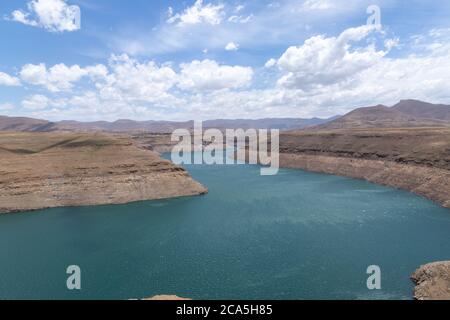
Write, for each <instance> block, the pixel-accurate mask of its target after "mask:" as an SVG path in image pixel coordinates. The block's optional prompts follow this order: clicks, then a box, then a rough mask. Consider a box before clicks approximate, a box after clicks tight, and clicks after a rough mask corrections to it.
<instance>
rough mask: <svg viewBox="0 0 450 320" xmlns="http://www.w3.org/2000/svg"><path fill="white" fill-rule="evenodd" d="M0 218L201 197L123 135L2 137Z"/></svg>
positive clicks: (194, 185)
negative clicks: (47, 210) (40, 211)
mask: <svg viewBox="0 0 450 320" xmlns="http://www.w3.org/2000/svg"><path fill="white" fill-rule="evenodd" d="M0 173H1V174H0V191H1V192H0V213H10V212H20V211H29V210H37V209H44V208H53V207H67V206H90V205H100V204H102V205H103V204H123V203H128V202H134V201H141V200H155V199H165V198H172V197H181V196H192V195H199V194H204V193H206V192H207V189H206V188H205V187H203V186H202V185H201V184H200V183H198V182H196V181H194V180H193V179H192V178H191V177H190V176H189V174H188V173H187V172H186V171H185V170H184V169H183V168H181V167H178V166H175V165H173V164H172V163H171V162H169V161H167V160H164V159H162V158H160V156H159V155H158V154H157V153H155V152H152V151H149V150H144V149H142V148H139V147H138V146H137V145H136V144H135V143H134V142H133V141H132V140H131V139H129V138H128V137H126V136H117V135H114V136H113V135H107V134H72V133H2V134H1V135H0Z"/></svg>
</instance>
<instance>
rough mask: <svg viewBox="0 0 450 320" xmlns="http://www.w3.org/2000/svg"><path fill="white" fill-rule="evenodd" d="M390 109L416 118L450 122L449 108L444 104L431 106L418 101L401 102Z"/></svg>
mask: <svg viewBox="0 0 450 320" xmlns="http://www.w3.org/2000/svg"><path fill="white" fill-rule="evenodd" d="M392 109H394V110H396V111H400V112H403V113H406V114H408V115H411V116H414V117H417V118H423V119H436V120H443V121H448V122H450V106H448V105H445V104H432V103H427V102H423V101H418V100H402V101H400V102H399V103H397V104H396V105H395V106H393V107H392Z"/></svg>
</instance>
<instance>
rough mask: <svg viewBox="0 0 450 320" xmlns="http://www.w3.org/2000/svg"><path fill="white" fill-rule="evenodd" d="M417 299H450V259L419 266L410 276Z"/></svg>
mask: <svg viewBox="0 0 450 320" xmlns="http://www.w3.org/2000/svg"><path fill="white" fill-rule="evenodd" d="M411 279H412V280H413V281H414V283H415V284H416V288H415V289H414V298H415V299H417V300H450V261H445V262H434V263H430V264H427V265H424V266H422V267H420V268H419V269H418V270H417V271H416V272H414V274H413V275H412V276H411Z"/></svg>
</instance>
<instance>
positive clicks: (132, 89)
mask: <svg viewBox="0 0 450 320" xmlns="http://www.w3.org/2000/svg"><path fill="white" fill-rule="evenodd" d="M432 34H433V35H434V36H431V33H430V34H429V33H427V34H424V35H423V36H422V37H421V38H420V39H419V40H418V41H417V42H414V44H413V46H415V49H417V48H418V49H420V50H414V51H411V52H412V53H413V54H412V53H411V54H407V53H406V54H403V56H399V55H396V56H395V57H391V56H390V55H389V52H388V51H389V47H391V48H392V47H393V46H394V45H395V46H400V47H402V46H404V45H405V44H401V43H399V42H398V40H397V39H396V38H388V39H385V37H386V35H385V34H383V33H378V32H372V31H371V30H370V28H369V29H366V28H365V27H358V28H350V29H348V30H344V31H343V32H342V33H341V34H340V35H337V36H336V37H327V36H323V35H322V36H320V35H319V36H315V37H311V38H310V39H308V40H306V41H304V42H302V43H300V45H299V46H296V47H291V48H287V49H286V51H285V52H284V53H283V55H282V56H281V57H280V58H279V59H277V60H276V59H271V60H269V61H267V62H266V64H265V65H266V67H267V68H271V67H274V66H277V67H278V68H279V70H273V71H274V72H272V70H264V69H261V68H258V69H255V70H257V71H255V72H256V73H257V74H256V76H255V78H257V79H261V78H264V77H270V80H271V81H269V82H267V83H265V85H261V83H257V85H256V86H255V87H252V86H251V84H252V79H253V76H254V71H253V69H252V68H250V67H246V66H230V65H221V64H219V63H218V62H216V61H213V60H203V61H198V60H195V61H192V62H187V63H183V64H181V65H180V66H179V68H178V66H172V65H171V64H169V63H165V64H157V63H155V62H153V61H142V60H138V59H132V58H130V57H129V56H127V55H120V56H112V57H111V58H110V60H109V62H108V63H107V64H105V65H104V66H103V67H99V68H98V70H97V68H95V70H96V71H97V72H94V71H93V70H91V69H92V68H94V66H93V67H79V68H80V69H81V70H88V69H89V70H91V71H89V72H87V71H85V72H80V70H78V69H76V68H75V69H73V68H72V67H73V66H72V67H66V68H64V67H62V66H61V67H60V70H62V71H60V72H56V71H53V72H52V71H51V69H52V68H50V69H47V68H42V66H41V65H37V66H36V65H35V66H34V67H35V68H34V69H35V72H34V73H33V72H30V74H29V77H30V79H41V78H43V79H44V80H45V81H44V82H42V84H41V86H44V87H45V88H47V87H50V88H51V86H49V85H48V83H50V84H51V85H55V83H56V84H57V85H56V86H57V87H58V88H61V87H67V86H69V87H70V86H72V89H73V90H72V91H62V92H58V94H57V95H56V94H53V95H49V96H48V97H49V98H47V99H48V100H46V99H45V98H42V97H40V98H37V97H29V98H27V99H25V101H24V102H23V106H24V107H25V106H27V107H28V110H29V109H30V108H31V109H32V110H34V111H33V113H32V114H33V115H35V116H37V117H41V118H52V119H54V118H56V119H62V118H66V119H80V120H99V119H106V120H115V119H118V118H132V119H141V120H142V119H167V120H187V119H192V118H196V119H201V118H203V119H212V118H260V117H286V115H289V116H292V117H313V116H320V117H328V116H333V115H336V114H343V113H345V112H348V111H350V110H351V109H353V108H354V107H356V106H368V105H373V104H378V103H383V104H386V105H391V104H394V103H396V102H397V101H398V100H400V99H405V98H415V99H422V100H426V101H430V102H439V103H450V46H446V45H445V44H446V42H445V37H446V36H445V34H444V33H443V32H441V31H437V30H436V31H433V32H432ZM232 39H234V38H232ZM372 41H373V43H378V44H379V46H380V47H381V49H376V47H375V45H373V44H371V43H372ZM383 41H384V43H383ZM439 44H441V45H442V46H438V45H439ZM433 47H437V48H438V50H436V49H432V48H433ZM220 48H223V43H222V44H221V47H220ZM200 50H201V49H200ZM200 50H199V52H200ZM380 50H381V51H380ZM399 53H400V54H402V52H399ZM44 67H45V65H44ZM71 69H73V70H71ZM77 70H78V72H77ZM275 71H276V72H275ZM66 72H68V73H70V72H73V73H74V74H75V75H77V74H80V73H81V74H86V73H87V74H88V75H84V76H83V77H89V78H90V79H92V81H91V82H83V86H80V87H76V89H77V90H75V84H77V82H76V81H75V80H76V79H78V78H79V76H75V75H74V76H73V78H70V77H69V78H67V79H68V80H67V82H66V83H65V82H64V79H62V80H61V78H63V76H62V75H64V74H65V73H66ZM41 74H44V75H45V76H44V77H42V76H40V75H41ZM58 74H59V75H60V76H59V77H57V76H56V75H58ZM94 74H95V75H96V76H94ZM277 74H279V76H278V77H279V79H273V78H274V77H276V75H277ZM51 75H52V76H51ZM287 77H288V79H289V80H291V82H289V83H286V82H283V81H284V80H285V79H286V78H287ZM289 77H290V78H289ZM49 78H52V79H58V80H57V81H56V80H54V81H50V80H49ZM276 80H279V81H278V84H279V85H275V84H274V81H276ZM31 81H37V82H39V80H31ZM23 82H25V80H23ZM88 84H89V85H88ZM311 84H312V85H311Z"/></svg>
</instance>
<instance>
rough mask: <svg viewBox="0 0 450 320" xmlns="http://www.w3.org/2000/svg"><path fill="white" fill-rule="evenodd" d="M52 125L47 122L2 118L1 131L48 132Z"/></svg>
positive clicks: (22, 118) (20, 118) (0, 117)
mask: <svg viewBox="0 0 450 320" xmlns="http://www.w3.org/2000/svg"><path fill="white" fill-rule="evenodd" d="M49 127H52V123H51V122H48V121H46V120H39V119H32V118H24V117H4V116H0V131H26V132H33V131H47V130H48V128H49Z"/></svg>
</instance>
